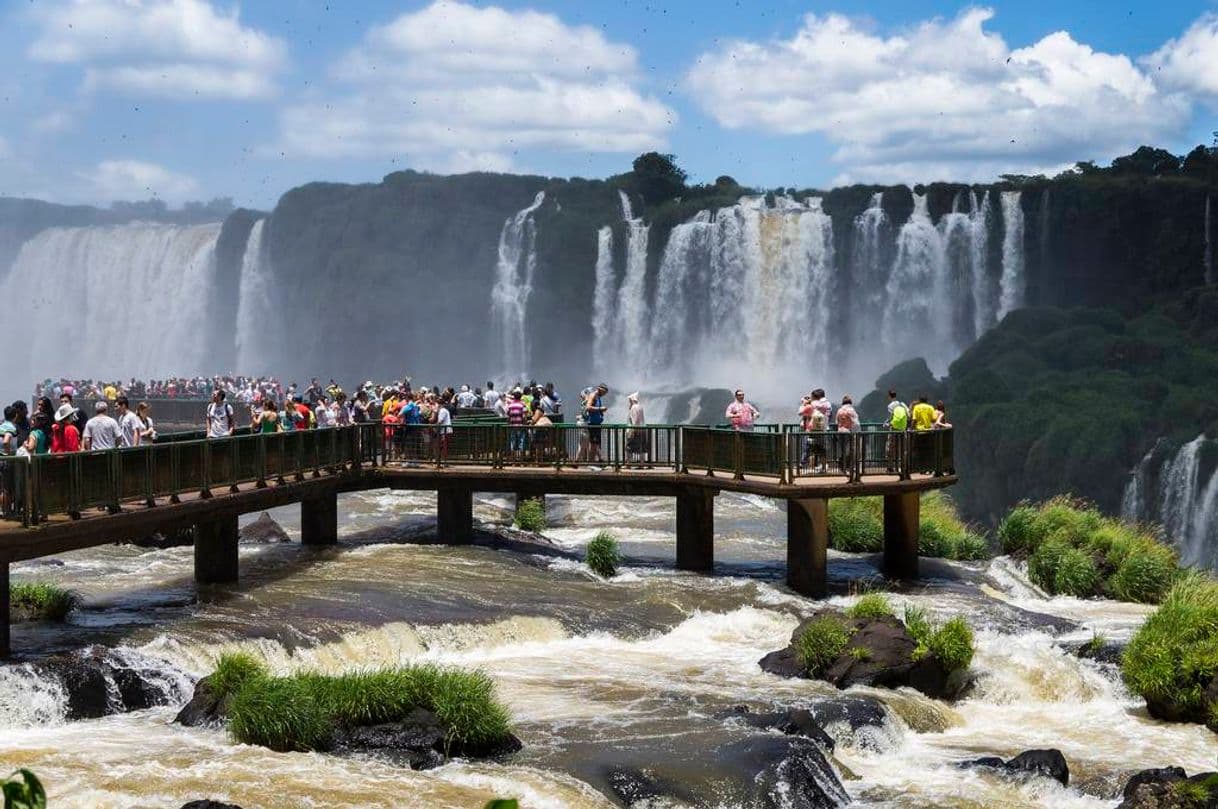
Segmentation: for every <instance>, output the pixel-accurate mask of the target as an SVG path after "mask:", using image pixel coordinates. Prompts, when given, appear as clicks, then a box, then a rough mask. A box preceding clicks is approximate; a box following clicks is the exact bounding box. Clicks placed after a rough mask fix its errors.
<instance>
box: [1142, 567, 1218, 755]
mask: <svg viewBox="0 0 1218 809" xmlns="http://www.w3.org/2000/svg"><path fill="white" fill-rule="evenodd" d="M1121 673H1122V675H1123V676H1124V678H1125V682H1126V684H1127V685H1128V686H1129V688H1130V689H1131V690H1132V691H1134V692H1135V693H1137V694H1140V695H1141V696H1142V697H1143V698H1144V699H1145V700H1146V706H1147V708H1148V710H1149V711H1150V714H1151V716H1154V717H1156V718H1159V719H1167V720H1171V721H1185V722H1201V723H1205V724H1207V725H1209V727H1210V729H1211V730H1214V731H1215V732H1218V581H1215V580H1214V579H1212V578H1210V577H1208V576H1205V575H1202V574H1200V573H1189V574H1187V575H1185V576H1183V577H1181V578H1180V580H1179V581H1178V582H1176V584H1175V586H1174V587H1172V589H1171V591H1170V592H1169V593H1168V594H1167V596H1166V598H1164V599H1163V603H1162V604H1161V605H1160V606H1159V609H1158V610H1156V611H1155V613H1154V614H1153V615H1151V616H1150V618H1148V619H1147V621H1146V623H1145V624H1143V625H1142V627H1141V628H1140V629H1139V630H1138V631H1137V633H1136V634H1135V635H1134V636H1133V640H1131V641H1130V643H1129V647H1128V648H1127V649H1126V650H1125V655H1124V659H1123V660H1122V663H1121Z"/></svg>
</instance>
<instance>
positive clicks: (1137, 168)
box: [1112, 146, 1180, 177]
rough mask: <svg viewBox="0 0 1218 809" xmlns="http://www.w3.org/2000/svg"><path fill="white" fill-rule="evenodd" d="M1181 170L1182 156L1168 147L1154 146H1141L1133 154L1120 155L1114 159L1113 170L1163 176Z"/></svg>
mask: <svg viewBox="0 0 1218 809" xmlns="http://www.w3.org/2000/svg"><path fill="white" fill-rule="evenodd" d="M1179 170H1180V158H1178V157H1176V156H1175V155H1174V154H1172V153H1171V152H1169V151H1167V150H1166V149H1156V148H1154V147H1153V146H1139V147H1138V149H1137V151H1135V152H1134V153H1133V154H1128V155H1125V156H1124V157H1118V158H1116V159H1115V160H1113V161H1112V171H1113V172H1114V173H1116V174H1143V175H1153V176H1156V177H1157V176H1162V175H1164V174H1175V173H1176V172H1178V171H1179Z"/></svg>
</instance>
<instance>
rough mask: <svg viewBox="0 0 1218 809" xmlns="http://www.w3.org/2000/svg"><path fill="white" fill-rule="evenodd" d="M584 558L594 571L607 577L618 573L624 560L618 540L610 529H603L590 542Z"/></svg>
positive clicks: (609, 577)
mask: <svg viewBox="0 0 1218 809" xmlns="http://www.w3.org/2000/svg"><path fill="white" fill-rule="evenodd" d="M584 560H585V561H586V562H587V563H588V567H590V568H592V572H593V573H595V574H596V575H598V576H603V577H605V578H606V579H611V578H613V577H614V576H616V575H617V566H618V565H619V564H621V562H622V553H621V551H620V550H618V546H617V540H616V539H614V538H613V534H611V533H609V532H608V531H601V532H600V533H599V534H597V535H596V536H595V537H593V538H592V541H591V542H589V543H588V551H587V553H586V554H585V555H584Z"/></svg>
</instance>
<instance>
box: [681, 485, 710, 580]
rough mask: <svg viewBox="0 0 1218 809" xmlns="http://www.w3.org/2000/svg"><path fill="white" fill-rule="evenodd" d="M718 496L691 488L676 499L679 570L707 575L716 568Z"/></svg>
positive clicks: (706, 490)
mask: <svg viewBox="0 0 1218 809" xmlns="http://www.w3.org/2000/svg"><path fill="white" fill-rule="evenodd" d="M715 494H716V493H715V492H714V491H712V490H710V489H701V488H689V489H686V490H685V491H683V492H681V493H680V494H679V495H677V568H678V569H680V570H695V571H698V572H700V573H708V572H710V570H711V568H713V567H714V565H715Z"/></svg>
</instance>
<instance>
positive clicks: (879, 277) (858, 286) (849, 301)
mask: <svg viewBox="0 0 1218 809" xmlns="http://www.w3.org/2000/svg"><path fill="white" fill-rule="evenodd" d="M883 201H884V194H883V193H882V192H879V191H877V192H876V193H874V194H872V195H871V201H870V203H868V205H867V208H866V209H865V210H864V211H863V212H862V213H860V214H858V215H857V216H855V217H854V223H853V228H852V230H851V242H850V245H851V251H850V254H851V259H850V284H849V285H848V286H844V288H843V289H842V292H843V293H844V297H845V298H846V300H845V305H846V307H847V311H848V312H849V324H850V347H851V348H852V349H857V350H859V351H862V350H865V349H866V348H868V347H869V346H872V345H873V343H874V335H875V329H876V324H878V323H880V319H881V318H882V317H883V316H884V309H885V306H886V304H885V296H884V290H885V287H886V286H887V285H888V273H889V271H890V270H891V263H890V250H889V249H888V248H889V245H890V243H891V231H892V223H891V222H890V221H889V219H888V216H887V215H886V214H885V213H884V208H883Z"/></svg>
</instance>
